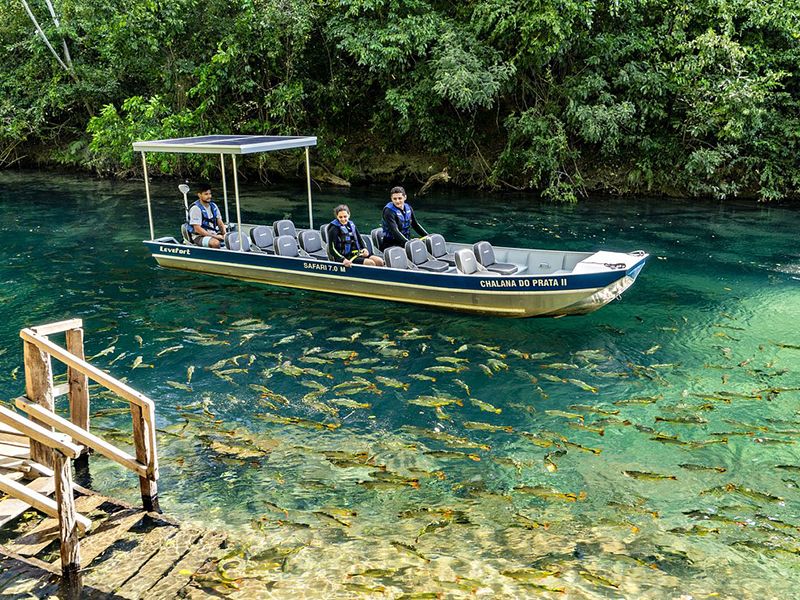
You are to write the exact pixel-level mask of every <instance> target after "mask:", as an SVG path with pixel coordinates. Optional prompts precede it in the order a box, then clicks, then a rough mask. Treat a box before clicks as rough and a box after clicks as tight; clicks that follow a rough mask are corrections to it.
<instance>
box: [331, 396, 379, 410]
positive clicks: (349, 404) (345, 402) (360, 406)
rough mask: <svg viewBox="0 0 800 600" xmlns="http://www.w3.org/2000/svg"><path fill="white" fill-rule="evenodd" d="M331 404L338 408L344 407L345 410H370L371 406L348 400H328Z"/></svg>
mask: <svg viewBox="0 0 800 600" xmlns="http://www.w3.org/2000/svg"><path fill="white" fill-rule="evenodd" d="M330 403H331V404H336V405H338V406H344V407H345V408H354V409H367V408H372V404H369V403H367V402H356V401H355V400H351V399H350V398H333V399H332V400H330Z"/></svg>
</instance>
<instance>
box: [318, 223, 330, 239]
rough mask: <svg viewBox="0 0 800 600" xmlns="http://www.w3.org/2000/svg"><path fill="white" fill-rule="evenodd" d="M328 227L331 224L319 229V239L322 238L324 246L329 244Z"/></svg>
mask: <svg viewBox="0 0 800 600" xmlns="http://www.w3.org/2000/svg"><path fill="white" fill-rule="evenodd" d="M328 225H330V223H325V224H324V225H321V226H320V228H319V237H321V238H322V243H323V244H327V243H328Z"/></svg>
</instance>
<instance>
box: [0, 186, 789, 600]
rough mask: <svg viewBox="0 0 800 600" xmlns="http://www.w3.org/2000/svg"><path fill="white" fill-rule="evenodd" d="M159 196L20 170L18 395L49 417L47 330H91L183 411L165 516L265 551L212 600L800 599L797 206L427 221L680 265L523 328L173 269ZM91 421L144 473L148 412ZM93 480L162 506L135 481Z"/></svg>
mask: <svg viewBox="0 0 800 600" xmlns="http://www.w3.org/2000/svg"><path fill="white" fill-rule="evenodd" d="M175 183H176V182H168V181H156V182H154V183H153V185H152V190H153V196H154V199H155V202H154V217H155V219H156V235H157V236H160V235H176V236H177V235H178V231H179V223H180V221H181V219H182V216H183V207H182V200H181V197H180V195H179V194H178V192H177V189H176V185H175ZM142 188H143V186H142V185H141V183H138V184H137V183H135V182H133V183H131V182H109V181H92V180H89V179H84V178H79V177H71V176H65V175H56V174H48V173H35V172H22V173H12V172H3V173H0V209H2V214H3V219H2V222H0V232H2V234H1V235H2V246H3V251H2V256H3V258H4V259H3V261H2V263H0V281H2V288H0V320H1V321H2V322H3V323H4V324H5V325H4V327H3V328H2V329H0V398H1V399H2V400H3V401H10V400H11V399H13V398H14V397H15V396H17V395H20V394H21V393H23V392H24V374H23V372H22V367H21V365H22V344H21V341H20V339H19V337H18V333H19V330H20V329H22V328H24V327H27V326H31V325H35V324H41V323H45V322H51V321H56V320H60V319H66V318H75V317H79V318H81V319H83V321H84V327H85V332H86V334H85V335H86V354H87V356H93V355H97V354H101V355H100V356H98V357H97V358H95V359H93V360H92V362H93V364H95V365H97V366H98V367H100V368H103V369H106V370H107V371H109V372H110V373H111V374H112V375H114V376H116V377H118V378H122V379H124V380H125V381H127V382H128V383H129V384H130V385H131V386H133V387H134V388H135V389H138V390H140V391H142V392H143V393H145V394H146V395H148V396H149V397H151V398H153V399H154V401H155V403H156V414H157V421H158V427H159V434H158V444H159V458H160V463H161V480H160V482H159V491H160V496H161V506H162V508H163V509H164V510H165V511H166V512H167V513H168V514H169V515H172V516H175V517H177V518H180V519H184V520H196V521H197V522H198V523H201V524H202V525H204V526H207V527H217V528H222V529H225V530H226V531H229V532H230V533H231V537H232V538H233V539H234V540H236V542H237V545H235V546H234V549H233V550H232V551H231V552H230V555H229V556H228V558H227V559H226V561H225V562H224V563H223V564H222V565H221V567H220V568H219V569H217V571H216V573H217V576H216V577H217V579H214V578H211V579H210V580H208V581H206V582H205V583H204V585H206V586H208V587H209V589H211V588H213V589H216V590H217V592H218V593H221V594H224V595H229V596H231V597H241V598H252V597H259V596H263V597H276V598H279V597H289V596H302V597H325V598H333V597H341V598H348V597H354V596H360V595H364V596H365V597H368V596H370V595H373V596H374V597H387V598H394V597H400V596H401V595H402V594H404V593H405V594H418V597H423V596H419V595H420V594H423V593H430V594H432V596H431V597H435V596H433V594H436V593H438V594H440V595H441V596H442V597H448V598H451V597H452V598H461V597H464V598H466V597H475V596H478V597H492V598H519V597H525V596H533V595H536V594H542V595H543V596H544V597H558V598H563V597H569V598H606V597H608V598H618V597H626V598H634V597H635V598H677V597H685V598H689V597H691V598H707V597H724V598H767V597H770V598H774V597H794V596H795V595H796V593H797V592H796V590H797V589H798V587H799V586H800V570H798V568H797V566H798V555H800V502H798V500H800V493H798V486H800V450H799V449H798V444H797V442H798V440H800V410H798V399H800V392H798V390H799V389H800V369H799V368H798V367H800V246H799V245H798V241H797V240H798V237H797V231H798V230H799V229H800V213H799V212H798V208H797V207H796V206H795V207H791V206H770V205H755V204H751V203H746V202H725V203H718V202H711V201H692V200H675V199H661V198H628V199H625V200H620V199H607V198H594V199H591V200H587V201H583V202H580V203H579V204H576V205H560V204H552V203H546V202H538V201H536V200H532V199H530V198H529V197H526V196H521V195H489V194H481V193H478V192H470V191H446V192H445V191H441V190H439V191H434V192H433V193H431V194H430V195H429V196H426V197H424V198H421V199H419V200H415V199H413V198H411V199H410V202H411V203H412V205H413V206H414V208H415V211H416V212H417V215H418V217H419V219H420V221H421V222H422V223H423V224H424V225H425V226H426V227H427V228H428V229H429V230H430V231H436V232H440V233H442V234H443V235H444V236H445V237H446V238H447V239H452V240H458V241H477V240H479V239H487V240H489V241H491V242H493V243H495V244H496V245H507V246H525V247H534V248H535V247H541V248H553V249H571V250H594V249H609V250H620V251H632V250H636V249H643V250H645V251H647V252H648V253H650V254H651V259H650V260H649V262H648V264H647V266H646V267H645V268H644V270H643V271H642V273H641V275H640V276H639V278H638V280H637V282H636V284H635V285H634V286H633V287H632V288H631V289H630V290H628V291H627V292H626V293H625V294H624V295H623V296H622V298H621V300H619V301H615V302H614V303H612V304H610V305H609V306H606V307H604V308H602V309H600V310H599V311H598V312H596V313H594V314H591V315H587V316H582V317H569V318H563V319H527V320H511V319H509V320H506V319H499V318H485V317H476V316H467V315H461V314H455V313H449V312H442V311H438V310H435V309H427V308H419V307H412V306H406V305H401V304H391V303H385V302H379V301H370V300H363V301H359V300H356V299H353V298H350V297H345V296H341V297H336V296H327V295H321V294H317V293H311V292H304V291H292V290H286V289H278V288H270V287H268V286H263V285H256V284H248V283H242V282H236V281H231V280H225V279H219V278H212V277H207V276H200V275H191V274H186V273H181V272H177V271H169V270H164V269H160V268H158V267H157V266H156V265H155V263H154V261H153V260H152V259H150V258H149V257H148V255H147V253H146V251H145V248H144V246H143V245H142V244H141V240H142V239H144V238H145V237H147V234H148V226H147V210H146V206H145V203H144V199H143V196H144V194H143V189H142ZM219 196H221V194H220V193H219V191H217V197H219ZM242 199H243V220H244V221H247V222H260V223H271V222H272V221H273V220H276V219H279V218H292V219H294V220H295V222H296V223H297V224H298V225H299V226H303V225H305V224H306V223H307V215H306V213H305V210H306V208H305V206H306V204H305V195H304V191H303V189H302V188H297V189H295V188H292V187H290V186H269V187H268V186H264V185H261V184H257V183H246V184H244V185H243V186H242ZM385 201H386V190H383V189H382V188H363V189H354V190H348V191H327V190H326V191H320V192H315V215H314V217H315V222H316V223H318V224H319V223H321V222H325V221H327V220H329V219H330V218H331V214H330V213H331V209H332V208H333V206H335V205H336V204H339V203H340V202H345V203H348V204H349V205H350V207H351V209H352V213H353V219H354V220H355V222H356V223H357V224H358V225H359V227H360V229H362V232H366V231H369V229H371V228H372V227H374V226H376V225H377V224H378V223H377V220H378V218H379V211H380V207H381V206H382V204H383V203H385ZM111 347H113V348H112V349H111V350H108V349H109V348H111ZM104 351H105V353H104ZM138 357H141V364H139V365H138V366H137V368H133V365H134V362H135V361H136V362H138V361H137V358H138ZM192 367H193V369H191V368H192ZM210 367H213V368H210ZM55 370H56V373H63V371H64V369H63V367H60V366H57V367H56V369H55ZM188 371H191V374H190V373H189V372H188ZM92 394H93V396H92V413H93V417H92V425H93V428H94V429H93V430H94V431H95V432H96V433H98V434H100V435H105V436H107V437H108V439H109V440H111V441H115V442H118V443H120V444H122V445H123V446H124V445H125V444H126V442H125V441H124V440H126V439H130V438H129V433H127V432H129V429H130V420H129V417H127V416H126V414H125V405H124V404H122V403H121V402H119V401H118V400H117V399H115V398H113V397H111V396H109V395H108V394H105V393H103V392H101V391H100V390H99V389H96V388H93V389H92ZM437 405H438V406H437ZM63 408H64V406H63V405H62V404H61V403H59V409H63ZM91 465H92V467H91V471H92V473H91V474H92V486H93V487H94V488H95V489H97V490H98V491H102V492H104V493H108V494H111V495H115V496H118V497H123V498H126V499H128V500H130V501H131V502H136V499H137V498H136V496H137V485H136V479H135V477H134V476H133V475H132V474H131V473H129V472H125V471H123V470H122V469H121V468H118V467H117V466H116V465H114V464H109V463H108V462H107V461H105V460H104V459H102V458H100V457H93V458H92V459H91ZM715 594H717V595H718V596H714V595H715Z"/></svg>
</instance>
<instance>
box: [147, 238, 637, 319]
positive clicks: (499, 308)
mask: <svg viewBox="0 0 800 600" xmlns="http://www.w3.org/2000/svg"><path fill="white" fill-rule="evenodd" d="M144 243H145V245H147V246H148V248H149V249H150V251H151V252H152V254H153V257H154V258H155V260H156V261H157V263H158V264H159V265H160V266H162V267H165V268H171V269H181V270H184V271H193V272H199V273H205V274H210V275H217V276H222V277H230V278H233V279H240V280H244V281H253V282H258V283H266V284H269V285H275V286H280V287H290V288H299V289H305V290H312V291H318V292H329V293H335V294H342V295H347V296H357V297H360V298H371V299H377V300H390V301H394V302H406V303H411V304H419V305H424V306H431V307H437V308H443V309H449V310H457V311H462V312H468V313H476V314H487V315H496V316H505V317H537V316H541V317H544V316H550V317H556V316H563V315H580V314H586V313H590V312H592V311H594V310H597V309H598V308H600V307H602V306H604V305H605V304H608V303H609V302H610V301H611V300H613V299H615V298H617V297H618V296H619V295H620V294H621V293H622V292H624V291H625V290H626V289H627V288H628V287H630V286H631V285H632V284H633V282H634V281H635V279H636V277H637V276H638V274H639V271H640V270H641V268H642V267H643V266H644V262H645V259H646V257H641V258H638V257H637V261H636V262H634V264H631V265H630V266H628V267H626V268H625V269H620V270H616V271H614V272H604V273H591V274H579V275H570V274H558V275H556V274H553V275H526V274H520V275H517V276H505V277H497V276H488V275H462V274H458V273H447V274H441V273H428V272H423V271H411V270H399V269H389V268H379V267H367V266H361V265H353V266H352V267H345V266H344V265H342V264H340V263H334V262H330V261H320V260H310V259H304V258H290V257H279V256H274V255H268V254H259V253H251V252H234V251H229V250H213V249H208V248H200V247H194V246H186V245H183V244H175V243H168V242H159V241H146V242H144Z"/></svg>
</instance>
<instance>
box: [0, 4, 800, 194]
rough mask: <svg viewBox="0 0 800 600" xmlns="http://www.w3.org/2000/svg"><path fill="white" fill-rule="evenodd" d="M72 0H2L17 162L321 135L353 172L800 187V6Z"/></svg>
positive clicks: (555, 183)
mask: <svg viewBox="0 0 800 600" xmlns="http://www.w3.org/2000/svg"><path fill="white" fill-rule="evenodd" d="M26 3H27V4H28V5H29V7H30V11H31V14H32V15H34V17H35V18H36V19H37V21H38V23H39V24H40V25H41V28H42V30H43V33H44V37H46V38H47V40H48V41H49V43H50V44H51V45H52V48H53V50H52V51H51V50H50V49H49V48H48V47H47V45H46V44H45V43H44V40H43V37H42V36H40V35H37V33H36V29H35V27H34V24H33V22H32V20H31V17H30V15H29V14H28V13H27V12H26V10H25V7H24V5H25V4H26ZM54 4H55V6H54V8H55V14H56V17H57V19H54V18H53V17H52V16H51V13H50V12H49V10H48V0H26V1H25V2H23V1H22V0H20V1H19V2H17V1H16V0H15V1H12V2H6V3H2V4H0V43H2V45H3V47H4V50H5V52H4V60H3V62H2V63H1V64H0V165H4V166H10V165H14V164H18V163H19V164H31V163H46V164H64V165H68V166H70V167H79V168H91V169H94V170H96V171H97V172H100V173H103V174H115V175H122V176H125V175H131V174H134V173H135V172H137V170H138V169H140V163H139V159H138V157H137V156H135V155H134V153H133V151H132V149H131V142H132V141H134V140H136V139H142V138H148V137H150V138H160V137H170V136H181V135H199V134H204V133H211V132H215V133H218V132H231V133H233V132H237V133H265V132H267V133H272V134H297V133H309V132H313V133H314V134H316V135H318V136H319V138H320V147H319V149H318V150H317V151H315V160H316V161H317V162H319V163H321V164H322V166H324V167H325V168H326V169H328V170H330V171H333V172H338V173H342V174H344V175H345V176H349V177H353V178H358V177H359V176H361V177H369V175H366V174H365V173H368V172H370V171H372V172H373V173H374V169H371V167H370V165H376V164H380V163H381V162H382V161H385V160H388V158H387V157H389V156H390V155H404V156H407V157H413V156H419V157H425V160H426V161H427V162H426V164H436V165H438V166H439V167H443V166H447V167H448V168H449V172H450V175H451V176H453V177H454V179H455V180H456V181H457V182H458V183H461V184H467V185H481V186H496V187H513V188H525V189H533V190H537V191H539V192H541V193H543V194H544V195H546V196H547V197H551V198H554V199H558V200H575V199H577V198H579V197H580V196H581V195H583V194H585V193H586V192H587V190H588V191H606V192H611V193H666V194H691V195H697V196H712V197H719V198H725V197H731V196H735V195H752V196H756V197H758V198H759V199H761V200H775V199H779V198H784V197H794V196H797V195H798V190H799V189H800V164H798V159H797V156H798V150H800V110H798V109H800V87H799V84H798V67H797V65H798V64H800V60H799V59H800V4H799V3H798V0H788V1H787V2H783V3H767V2H745V1H742V0H698V1H696V2H691V3H688V2H677V3H676V2H673V1H666V0H636V1H634V0H615V1H614V2H602V1H600V0H558V1H556V0H470V1H468V2H463V3H462V2H444V1H441V0H405V1H400V0H239V1H238V2H237V3H235V10H234V9H232V6H234V5H231V4H230V3H229V2H226V1H223V0H204V1H202V2H201V1H199V0H170V1H169V2H166V1H161V0H125V1H124V2H123V1H122V0H56V1H55V3H54ZM56 21H58V23H56ZM56 56H58V59H57V58H56ZM271 160H273V158H272V157H269V156H267V157H262V158H260V159H259V161H260V162H256V161H252V164H251V163H248V167H249V168H251V169H257V170H269V169H271V168H272V167H273V165H272V163H271V162H269V161H271ZM152 167H153V170H154V172H162V173H181V174H190V173H198V172H203V171H206V170H210V169H213V168H215V166H214V164H213V163H212V162H210V159H208V158H203V157H189V158H187V157H176V156H167V155H163V156H160V157H158V158H157V159H156V158H155V157H154V162H153V165H152ZM398 169H399V170H400V172H398V173H392V176H402V175H403V174H404V173H403V171H402V168H401V167H398ZM411 170H412V171H413V169H411ZM422 171H423V170H421V169H417V172H416V173H409V172H408V169H407V170H406V172H405V174H407V175H408V174H416V175H417V176H423V175H424V172H422ZM360 173H361V175H359V174H360Z"/></svg>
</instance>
